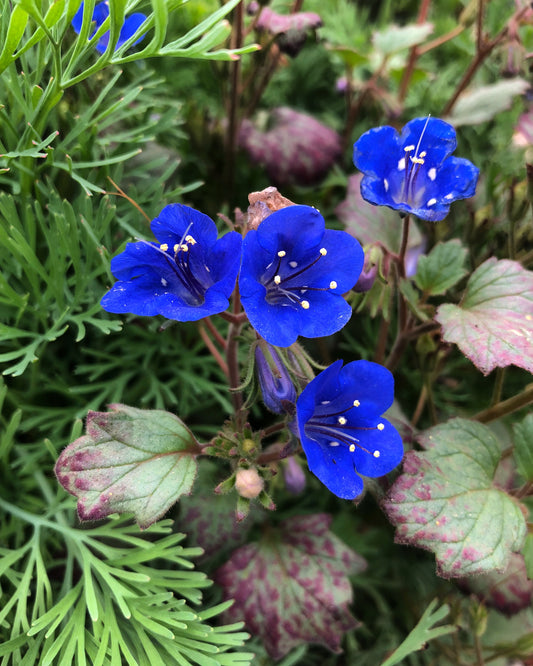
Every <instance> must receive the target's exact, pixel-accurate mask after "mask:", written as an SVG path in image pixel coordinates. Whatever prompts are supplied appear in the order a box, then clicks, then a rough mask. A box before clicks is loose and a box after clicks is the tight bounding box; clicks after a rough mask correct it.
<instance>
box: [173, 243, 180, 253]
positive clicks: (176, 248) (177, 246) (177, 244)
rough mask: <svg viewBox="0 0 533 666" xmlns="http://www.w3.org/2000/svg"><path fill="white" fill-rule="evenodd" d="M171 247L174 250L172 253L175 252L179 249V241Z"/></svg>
mask: <svg viewBox="0 0 533 666" xmlns="http://www.w3.org/2000/svg"><path fill="white" fill-rule="evenodd" d="M172 249H173V250H174V254H177V253H178V250H179V249H180V246H179V243H176V245H174V247H173V248H172Z"/></svg>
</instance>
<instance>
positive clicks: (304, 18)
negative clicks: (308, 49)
mask: <svg viewBox="0 0 533 666" xmlns="http://www.w3.org/2000/svg"><path fill="white" fill-rule="evenodd" d="M321 25H322V19H321V18H320V16H319V15H318V14H315V13H314V12H296V13H295V14H288V15H284V14H278V13H277V12H275V11H273V10H272V9H269V8H268V7H264V8H263V10H262V11H261V14H260V16H259V20H258V21H257V24H256V28H257V30H266V31H268V32H270V33H271V34H273V35H279V34H281V33H283V32H287V31H289V30H298V31H306V30H314V29H316V28H319V27H320V26H321Z"/></svg>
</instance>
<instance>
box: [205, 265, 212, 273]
mask: <svg viewBox="0 0 533 666" xmlns="http://www.w3.org/2000/svg"><path fill="white" fill-rule="evenodd" d="M204 268H205V270H206V271H207V272H208V273H211V269H210V268H209V266H206V265H205V264H204Z"/></svg>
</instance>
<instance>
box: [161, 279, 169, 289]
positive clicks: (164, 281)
mask: <svg viewBox="0 0 533 666" xmlns="http://www.w3.org/2000/svg"><path fill="white" fill-rule="evenodd" d="M161 284H162V285H163V287H166V286H167V284H168V282H167V281H166V280H165V278H161Z"/></svg>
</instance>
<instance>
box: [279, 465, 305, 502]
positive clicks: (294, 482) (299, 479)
mask: <svg viewBox="0 0 533 666" xmlns="http://www.w3.org/2000/svg"><path fill="white" fill-rule="evenodd" d="M283 476H284V477H285V487H286V488H287V490H288V491H289V492H290V493H292V494H293V495H299V494H300V493H301V492H302V491H303V490H304V488H305V483H306V479H305V472H304V471H303V469H302V468H301V467H300V465H299V464H298V462H297V461H296V460H295V459H294V458H293V457H292V456H291V457H290V458H288V459H287V464H286V465H285V467H284V470H283Z"/></svg>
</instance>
